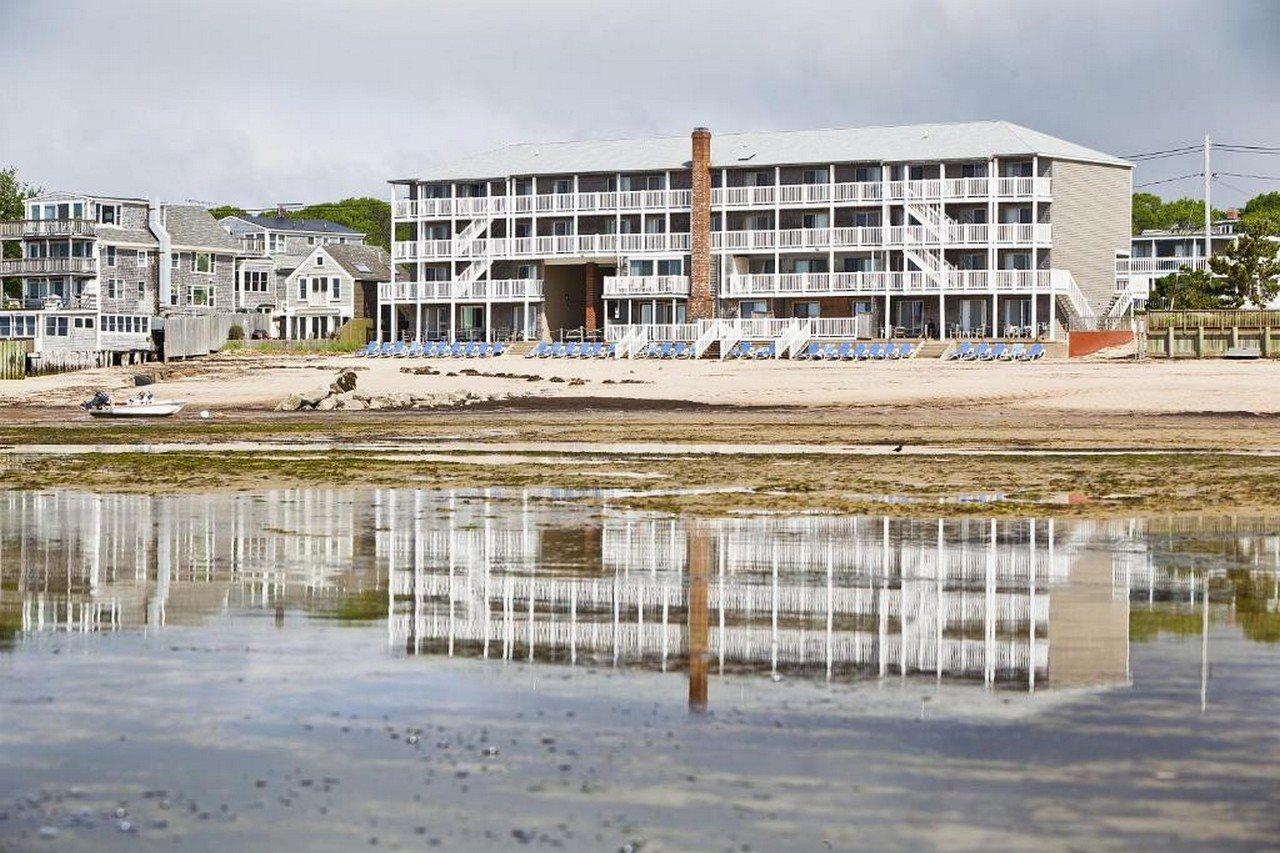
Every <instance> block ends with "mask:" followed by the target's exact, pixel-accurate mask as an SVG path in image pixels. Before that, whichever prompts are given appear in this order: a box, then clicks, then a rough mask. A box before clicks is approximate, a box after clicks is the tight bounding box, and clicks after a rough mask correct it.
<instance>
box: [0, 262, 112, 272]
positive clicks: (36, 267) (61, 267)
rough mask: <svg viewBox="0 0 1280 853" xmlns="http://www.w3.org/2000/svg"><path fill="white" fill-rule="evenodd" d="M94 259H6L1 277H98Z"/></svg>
mask: <svg viewBox="0 0 1280 853" xmlns="http://www.w3.org/2000/svg"><path fill="white" fill-rule="evenodd" d="M96 274H97V262H96V261H95V260H94V259H93V258H5V259H4V260H0V275H90V276H91V275H96Z"/></svg>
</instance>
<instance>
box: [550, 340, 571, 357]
mask: <svg viewBox="0 0 1280 853" xmlns="http://www.w3.org/2000/svg"><path fill="white" fill-rule="evenodd" d="M568 354H569V347H568V345H567V344H566V343H565V342H564V341H560V342H559V343H555V344H552V345H551V357H552V358H564V357H565V356H566V355H568Z"/></svg>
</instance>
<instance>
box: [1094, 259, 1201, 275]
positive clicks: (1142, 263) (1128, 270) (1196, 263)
mask: <svg viewBox="0 0 1280 853" xmlns="http://www.w3.org/2000/svg"><path fill="white" fill-rule="evenodd" d="M1183 267H1186V268H1187V269H1189V270H1207V269H1208V268H1209V261H1208V259H1207V258H1202V257H1195V258H1128V259H1117V260H1116V272H1117V273H1119V274H1121V275H1133V274H1138V275H1142V274H1153V273H1163V274H1168V273H1175V272H1178V271H1179V270H1181V269H1182V268H1183Z"/></svg>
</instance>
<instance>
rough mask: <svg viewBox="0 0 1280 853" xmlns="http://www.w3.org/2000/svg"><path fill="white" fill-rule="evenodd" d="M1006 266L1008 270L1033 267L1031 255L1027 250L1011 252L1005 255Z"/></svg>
mask: <svg viewBox="0 0 1280 853" xmlns="http://www.w3.org/2000/svg"><path fill="white" fill-rule="evenodd" d="M1004 268H1005V269H1007V270H1029V269H1031V255H1029V254H1028V253H1026V252H1010V253H1009V254H1007V255H1005V256H1004Z"/></svg>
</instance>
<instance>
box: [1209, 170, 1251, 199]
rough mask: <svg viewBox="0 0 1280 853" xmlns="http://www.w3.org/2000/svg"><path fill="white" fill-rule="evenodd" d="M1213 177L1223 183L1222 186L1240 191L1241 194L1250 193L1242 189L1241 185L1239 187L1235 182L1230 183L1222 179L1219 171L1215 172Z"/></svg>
mask: <svg viewBox="0 0 1280 853" xmlns="http://www.w3.org/2000/svg"><path fill="white" fill-rule="evenodd" d="M1213 179H1214V180H1215V181H1217V182H1218V183H1219V184H1222V186H1224V187H1226V188H1227V189H1229V190H1231V191H1233V192H1238V193H1240V194H1241V195H1248V191H1247V190H1242V189H1240V188H1239V187H1237V186H1235V185H1233V184H1229V183H1227V182H1226V181H1224V180H1222V179H1221V178H1219V177H1218V175H1217V173H1215V174H1214V176H1213Z"/></svg>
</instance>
